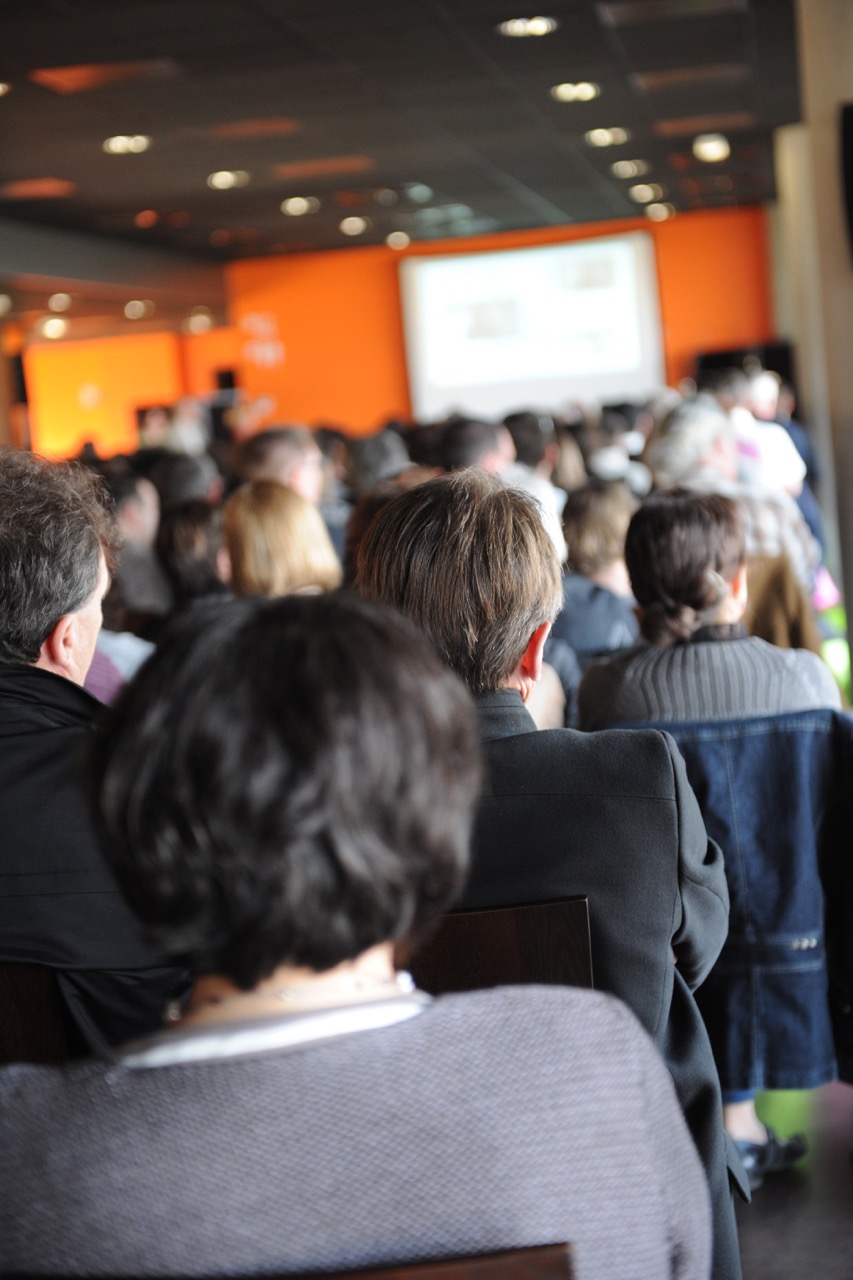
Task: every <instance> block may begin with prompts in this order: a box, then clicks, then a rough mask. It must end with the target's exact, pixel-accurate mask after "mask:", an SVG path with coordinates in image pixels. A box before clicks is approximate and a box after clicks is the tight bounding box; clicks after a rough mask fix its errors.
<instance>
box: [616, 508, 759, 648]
mask: <svg viewBox="0 0 853 1280" xmlns="http://www.w3.org/2000/svg"><path fill="white" fill-rule="evenodd" d="M745 558H746V552H745V539H744V530H743V521H742V519H741V515H740V511H739V510H738V506H737V503H736V502H733V501H732V499H731V498H724V497H723V496H722V494H719V493H691V492H689V491H688V490H686V489H672V490H669V491H668V492H663V493H658V494H655V495H654V496H653V497H651V498H648V499H647V500H646V501H645V502H644V503H643V505H642V506H641V507H640V509H639V511H637V513H636V514H635V515H634V517H633V519H632V520H631V523H630V524H629V526H628V535H627V538H626V540H625V563H626V564H627V566H628V573H629V575H630V578H631V589H632V591H633V592H634V598H635V599H636V601H637V604H638V605H640V606H641V608H642V609H643V616H642V619H641V622H640V630H641V631H642V633H643V636H644V637H645V638H646V640H649V641H650V642H651V643H652V644H659V645H670V644H677V643H678V641H679V640H689V639H690V636H691V635H692V634H693V632H694V631H696V630H698V628H699V627H701V626H704V625H706V624H707V623H709V622H712V621H713V613H714V611H715V609H716V607H717V605H718V604H720V602H721V601H722V600H723V598H724V597H725V594H726V589H727V587H728V586H729V584H730V583H731V581H732V579H733V578H734V577H735V575H736V573H737V571H738V569H739V568H740V566H741V565H742V564H743V563H744V560H745Z"/></svg>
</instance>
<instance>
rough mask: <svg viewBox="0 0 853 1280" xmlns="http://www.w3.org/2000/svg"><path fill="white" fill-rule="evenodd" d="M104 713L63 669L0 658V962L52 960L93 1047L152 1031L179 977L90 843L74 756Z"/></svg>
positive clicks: (85, 1040) (82, 1037)
mask: <svg viewBox="0 0 853 1280" xmlns="http://www.w3.org/2000/svg"><path fill="white" fill-rule="evenodd" d="M102 710H103V708H102V707H101V704H100V703H99V702H98V701H97V700H96V699H95V698H93V697H91V696H90V694H88V693H87V692H86V691H85V689H81V688H80V687H79V686H78V685H76V684H72V682H71V681H70V680H65V679H63V677H62V676H58V675H53V674H52V673H51V672H49V671H42V670H40V669H39V668H38V667H28V666H17V665H0V833H2V834H0V963H2V964H8V963H17V964H39V965H46V966H48V967H49V968H51V969H54V970H55V971H56V974H57V977H58V980H59V987H60V992H61V994H62V997H63V1000H64V1002H65V1005H66V1007H67V1010H68V1013H69V1015H70V1018H71V1023H72V1025H73V1027H75V1028H76V1030H77V1033H78V1034H77V1036H76V1041H77V1042H78V1043H79V1045H80V1047H81V1048H82V1047H86V1048H88V1049H90V1050H102V1049H104V1048H105V1047H106V1046H107V1045H110V1044H117V1043H120V1042H121V1041H123V1040H127V1039H131V1038H133V1037H134V1036H138V1035H140V1034H144V1033H145V1032H146V1031H152V1030H154V1029H155V1028H156V1027H157V1026H158V1025H159V1024H160V1023H161V1021H162V1015H163V1010H164V1007H165V1004H166V1002H167V1001H168V1000H169V999H170V998H171V997H172V996H173V995H174V994H175V993H176V991H177V990H180V989H183V987H184V986H185V978H184V976H183V975H182V974H181V973H180V972H179V971H177V970H175V969H172V968H169V967H166V966H165V965H164V963H163V961H162V959H160V958H159V957H157V956H156V955H154V953H153V952H152V951H151V950H150V949H149V948H148V947H147V946H145V945H144V944H143V943H142V941H141V939H140V937H139V926H138V925H137V924H136V921H135V920H134V919H133V917H132V916H131V914H130V912H129V911H128V909H127V907H126V906H125V904H124V901H123V899H122V898H121V896H120V894H119V892H118V889H117V888H116V885H115V882H114V881H113V878H112V876H111V875H110V872H109V871H108V869H107V866H106V864H105V863H104V862H103V861H102V859H101V855H100V852H99V850H98V848H97V844H96V840H95V836H94V832H93V830H92V826H91V822H90V818H89V806H88V800H87V797H86V793H85V788H84V783H83V769H82V755H83V750H84V748H85V745H86V742H87V739H88V734H89V731H90V727H91V724H92V721H93V720H94V719H95V717H96V716H97V715H98V713H99V712H100V711H102ZM72 1040H74V1037H72Z"/></svg>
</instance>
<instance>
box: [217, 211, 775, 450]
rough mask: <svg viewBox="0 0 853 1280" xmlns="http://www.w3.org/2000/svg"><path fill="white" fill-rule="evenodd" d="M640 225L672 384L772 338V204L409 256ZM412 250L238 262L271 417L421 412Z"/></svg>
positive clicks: (362, 417)
mask: <svg viewBox="0 0 853 1280" xmlns="http://www.w3.org/2000/svg"><path fill="white" fill-rule="evenodd" d="M636 230H644V231H647V232H649V233H650V234H651V235H652V237H653V238H654V242H655V248H656V254H657V265H658V280H659V287H660V304H661V315H662V322H663V332H664V355H665V361H666V374H667V380H668V381H669V382H670V383H672V384H675V383H677V382H678V380H679V379H680V378H682V377H684V376H685V375H688V374H690V373H691V372H692V370H693V361H694V358H695V356H696V355H697V354H698V353H699V352H701V351H708V350H713V349H719V348H725V347H733V346H743V345H747V344H751V343H759V342H765V341H767V339H768V338H770V337H771V336H772V334H773V326H772V315H771V300H770V280H769V263H768V256H767V254H768V246H767V230H766V219H765V214H764V210H763V209H761V208H748V209H726V210H720V211H712V212H702V213H688V214H680V215H679V216H678V217H676V218H672V219H670V220H669V221H667V222H660V223H655V222H650V221H649V220H648V219H647V218H626V219H622V220H618V221H614V222H607V223H597V224H594V225H586V226H573V227H548V228H541V229H537V230H533V231H519V232H511V233H508V234H502V235H497V234H496V235H489V236H478V237H474V238H472V239H468V240H442V241H433V242H432V243H430V244H428V245H427V244H418V245H417V247H416V249H414V248H413V249H412V250H410V251H409V252H410V254H412V255H414V254H415V253H416V254H417V255H418V256H424V255H431V254H448V253H476V252H486V251H489V250H497V249H514V248H521V247H523V246H527V245H539V244H554V243H559V242H567V241H571V240H576V239H588V238H591V237H594V236H603V235H607V236H610V235H618V234H620V233H621V232H625V231H636ZM401 256H402V255H401V254H399V253H396V252H394V250H391V249H386V248H385V247H384V246H383V247H380V248H365V249H348V250H346V251H341V252H337V253H319V254H299V255H296V254H294V255H291V256H287V257H282V258H273V259H269V258H267V259H263V260H254V261H249V262H238V263H232V264H231V265H230V266H229V267H228V268H227V273H226V279H227V284H228V289H229V294H230V298H231V310H232V318H233V320H234V321H235V323H236V324H237V326H238V328H239V329H240V332H241V344H240V361H239V367H240V385H241V386H243V387H244V388H245V389H246V391H247V392H248V393H249V395H250V396H252V397H268V398H269V399H270V402H271V404H270V408H269V411H268V412H267V413H266V414H265V420H266V421H271V420H274V419H277V420H279V421H284V420H297V421H304V422H309V423H317V422H333V423H338V424H340V425H342V426H344V427H348V428H349V429H350V430H352V431H354V432H355V433H361V432H367V431H372V430H374V429H375V428H376V427H377V426H378V425H379V424H380V423H382V422H383V421H384V420H386V419H387V418H390V417H398V416H405V415H406V414H407V413H408V412H409V410H410V404H409V396H408V385H407V380H406V366H405V353H404V347H403V335H402V317H401V310H400V299H399V292H398V286H397V263H398V261H399V259H400V257H401ZM407 256H408V255H407Z"/></svg>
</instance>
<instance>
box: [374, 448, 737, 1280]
mask: <svg viewBox="0 0 853 1280" xmlns="http://www.w3.org/2000/svg"><path fill="white" fill-rule="evenodd" d="M356 587H357V589H358V590H359V591H360V592H361V593H362V594H363V595H365V596H367V597H368V598H369V599H371V600H377V601H381V602H384V603H386V604H391V605H394V606H395V607H396V608H398V609H399V610H400V611H401V612H402V613H403V614H405V615H406V616H407V617H408V618H409V619H410V620H411V621H412V622H414V623H415V625H416V626H417V627H418V629H419V630H420V631H422V632H423V633H424V634H425V635H427V636H428V637H429V639H430V640H431V641H432V643H433V644H434V646H435V647H436V649H437V650H438V652H439V653H440V654H441V656H442V657H443V658H444V660H445V662H446V663H447V664H448V665H449V666H450V667H452V668H453V670H454V671H456V672H457V674H458V675H460V676H461V677H462V679H463V680H464V681H465V683H466V684H467V685H468V688H469V689H470V690H471V691H472V692H473V693H474V694H475V695H476V698H475V700H476V704H477V713H478V717H479V726H480V737H481V740H482V742H483V744H484V750H485V759H486V781H485V786H484V791H483V795H482V797H481V800H480V805H479V808H478V812H477V821H476V824H475V831H474V843H473V859H472V866H471V871H470V873H469V876H468V881H467V885H466V887H465V889H464V890H463V893H462V896H461V899H460V901H459V903H458V906H459V907H460V908H462V909H477V908H480V907H491V906H507V905H513V904H518V903H524V902H541V901H547V900H549V899H555V898H562V897H571V896H573V895H583V896H586V897H588V899H589V912H590V924H591V932H592V951H593V971H594V974H595V982H596V986H597V987H599V988H600V989H602V990H604V991H609V992H611V993H613V994H614V995H617V996H619V997H621V998H622V999H623V1000H624V1001H625V1002H626V1003H627V1004H628V1005H629V1006H630V1008H631V1009H633V1011H634V1012H635V1013H636V1014H637V1016H638V1017H639V1019H640V1021H641V1022H642V1024H643V1026H644V1027H645V1028H646V1030H647V1031H648V1032H649V1033H650V1035H651V1036H652V1037H653V1039H654V1041H655V1043H656V1045H657V1047H658V1049H659V1050H660V1052H661V1054H662V1055H663V1058H664V1060H665V1061H666V1064H667V1066H668V1067H669V1070H670V1072H671V1074H672V1077H673V1080H674V1082H675V1086H676V1092H677V1094H678V1097H679V1100H680V1102H681V1105H682V1108H683V1110H684V1113H685V1117H686V1119H687V1123H688V1127H689V1128H690V1130H691V1133H692V1135H693V1138H694V1141H695V1142H696V1145H697V1148H698V1150H699V1153H700V1156H701V1158H702V1161H703V1163H704V1166H705V1171H706V1173H707V1175H708V1180H709V1184H710V1188H711V1196H712V1203H713V1215H714V1232H715V1243H714V1249H715V1261H714V1271H713V1275H714V1277H715V1278H716V1280H723V1277H725V1278H726V1280H733V1278H734V1277H737V1276H739V1275H740V1259H739V1253H738V1244H737V1232H736V1227H735V1221H734V1208H733V1205H732V1200H731V1192H730V1189H729V1178H728V1174H727V1150H726V1145H725V1141H724V1135H723V1123H722V1104H721V1099H720V1087H719V1081H718V1078H717V1072H716V1068H715V1066H714V1060H713V1056H712V1053H711V1046H710V1044H709V1042H708V1036H707V1032H706V1031H705V1027H704V1024H703V1023H702V1020H701V1018H700V1016H699V1011H698V1009H697V1007H696V1003H695V1001H694V999H693V995H692V989H693V988H695V987H696V986H698V985H699V983H701V982H702V981H703V979H704V977H705V975H706V974H707V973H708V971H709V970H710V968H711V966H712V965H713V963H714V961H715V960H716V958H717V956H718V954H719V951H720V948H721V947H722V945H723V942H724V940H725V937H726V930H727V925H728V892H727V889H726V882H725V875H724V871H723V862H722V856H721V854H720V850H719V849H718V847H717V846H716V845H715V844H714V843H713V842H712V841H709V840H708V837H707V833H706V831H705V827H704V824H703V822H702V818H701V815H700V813H699V807H698V805H697V802H696V797H695V796H694V794H693V792H692V790H691V789H690V786H689V783H688V781H687V775H686V773H685V769H684V762H683V761H682V759H681V756H680V755H679V753H678V750H677V748H676V746H675V744H674V743H673V741H672V740H671V739H670V738H669V737H668V736H666V735H664V734H661V733H658V732H655V731H649V732H647V733H613V734H602V735H586V734H580V733H576V732H575V731H573V730H570V729H552V730H547V731H541V732H537V731H536V729H535V725H534V723H533V720H532V719H531V717H530V715H529V713H528V711H527V708H526V706H525V705H524V704H525V702H526V701H527V699H528V698H529V696H530V692H531V690H532V688H533V686H534V685H535V683H536V681H537V679H538V677H539V674H540V670H541V664H542V650H543V646H544V644H545V641H546V639H547V636H548V633H549V631H550V628H551V623H552V622H553V620H554V618H555V617H556V616H557V614H558V613H559V610H560V606H561V604H562V587H561V581H560V566H559V563H558V560H557V555H556V552H555V551H554V547H553V544H552V542H551V540H550V538H549V537H548V534H547V533H546V531H545V528H544V526H543V524H542V520H541V517H540V514H539V509H538V507H537V506H536V504H535V502H534V501H533V500H532V499H531V498H530V497H529V496H528V495H526V494H524V493H522V492H520V491H518V490H513V489H508V488H506V486H505V485H503V484H502V483H501V481H500V480H498V479H496V478H494V477H490V476H488V475H486V474H484V473H483V472H480V471H475V470H467V471H461V472H459V473H457V474H454V475H450V476H443V477H440V478H439V479H437V480H431V481H428V482H427V483H426V484H423V485H420V486H418V487H417V488H415V489H411V490H409V491H408V492H407V493H403V494H401V495H400V496H399V497H397V498H395V499H394V500H393V501H392V502H390V503H389V504H388V505H387V506H386V507H385V508H384V509H383V510H382V511H380V512H379V513H378V515H377V516H376V517H375V519H374V521H373V523H372V524H371V525H370V527H369V528H368V530H367V532H366V534H365V535H364V537H363V539H362V542H361V545H360V547H359V551H358V566H357V577H356ZM731 1156H732V1161H733V1163H732V1171H733V1174H734V1176H735V1177H737V1176H738V1175H739V1174H740V1173H741V1171H740V1168H739V1162H738V1160H737V1157H736V1155H735V1154H734V1153H733V1152H731Z"/></svg>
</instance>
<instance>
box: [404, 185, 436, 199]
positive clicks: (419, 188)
mask: <svg viewBox="0 0 853 1280" xmlns="http://www.w3.org/2000/svg"><path fill="white" fill-rule="evenodd" d="M403 190H404V191H405V193H406V195H407V196H408V198H409V199H410V200H413V201H414V203H415V204H426V202H427V201H428V200H431V199H432V197H433V190H432V187H428V186H427V184H426V183H425V182H407V183H406V185H405V186H404V187H403Z"/></svg>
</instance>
